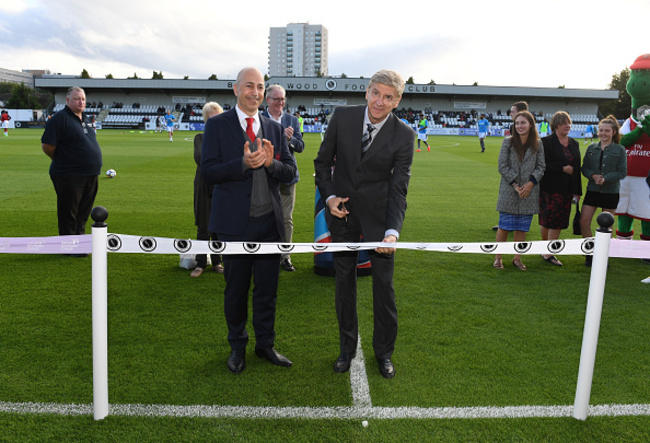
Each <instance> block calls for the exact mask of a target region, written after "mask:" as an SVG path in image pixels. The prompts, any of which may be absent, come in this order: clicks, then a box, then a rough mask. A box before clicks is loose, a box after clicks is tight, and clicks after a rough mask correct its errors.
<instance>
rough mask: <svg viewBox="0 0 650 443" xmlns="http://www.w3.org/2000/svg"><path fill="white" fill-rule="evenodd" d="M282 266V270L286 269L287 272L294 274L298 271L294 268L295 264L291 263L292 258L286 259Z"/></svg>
mask: <svg viewBox="0 0 650 443" xmlns="http://www.w3.org/2000/svg"><path fill="white" fill-rule="evenodd" d="M280 266H281V267H282V269H284V270H285V271H287V272H293V271H295V270H296V268H295V267H294V266H293V263H291V259H290V258H285V259H284V260H282V262H281V263H280Z"/></svg>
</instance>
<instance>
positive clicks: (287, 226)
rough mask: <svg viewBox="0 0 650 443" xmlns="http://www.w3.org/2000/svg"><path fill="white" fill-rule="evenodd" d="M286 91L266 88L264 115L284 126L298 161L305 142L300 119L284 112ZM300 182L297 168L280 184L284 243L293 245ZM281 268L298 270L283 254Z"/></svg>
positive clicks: (275, 87) (277, 87) (290, 147)
mask: <svg viewBox="0 0 650 443" xmlns="http://www.w3.org/2000/svg"><path fill="white" fill-rule="evenodd" d="M286 99H287V96H286V91H285V90H284V88H283V87H282V86H281V85H278V84H275V85H271V86H269V87H268V88H266V103H267V104H268V107H267V108H266V110H265V111H264V112H262V115H263V116H264V117H268V118H270V119H272V120H275V121H276V122H278V123H280V124H281V125H282V128H283V129H284V136H285V137H286V138H287V144H288V146H289V152H290V153H291V156H292V157H293V160H294V162H295V161H296V157H295V155H294V154H295V153H296V152H297V153H301V152H302V151H304V150H305V142H304V141H303V139H302V133H301V132H300V123H299V122H298V118H297V117H295V116H293V115H291V114H289V113H288V112H284V105H285V103H286ZM298 180H300V174H299V173H298V168H297V167H296V175H295V177H294V178H293V179H292V180H291V181H290V182H287V183H280V199H281V201H282V213H283V214H284V231H285V235H284V241H285V242H287V243H291V241H292V240H293V208H294V207H295V205H296V183H298ZM280 266H281V267H282V269H284V270H285V271H287V272H293V271H295V270H296V268H295V267H294V266H293V263H291V255H289V253H288V252H287V253H283V254H282V258H281V260H280Z"/></svg>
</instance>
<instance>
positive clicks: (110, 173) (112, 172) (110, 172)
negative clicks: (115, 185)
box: [106, 169, 117, 178]
mask: <svg viewBox="0 0 650 443" xmlns="http://www.w3.org/2000/svg"><path fill="white" fill-rule="evenodd" d="M116 175H117V172H115V169H109V170H108V171H106V177H108V178H113V177H115V176H116Z"/></svg>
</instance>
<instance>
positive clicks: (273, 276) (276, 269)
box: [201, 68, 296, 374]
mask: <svg viewBox="0 0 650 443" xmlns="http://www.w3.org/2000/svg"><path fill="white" fill-rule="evenodd" d="M233 90H234V92H235V95H236V96H237V106H236V107H235V108H234V109H232V110H230V111H228V112H225V113H223V114H220V115H217V116H215V117H212V118H210V119H208V121H207V122H206V125H205V131H204V134H203V146H202V149H201V173H202V175H203V178H204V180H205V181H206V182H207V183H209V184H215V185H216V186H215V188H214V191H213V194H212V211H211V214H210V224H209V231H210V232H214V233H215V234H217V235H218V237H219V239H220V240H222V241H225V242H231V241H244V242H247V243H258V242H280V241H282V239H283V237H284V224H283V217H282V206H281V204H280V191H279V188H280V183H284V182H289V181H291V180H292V179H293V177H294V175H295V173H296V164H295V162H294V160H293V158H292V157H291V154H290V153H289V149H288V148H287V139H286V137H284V132H283V128H282V126H281V125H279V124H278V123H276V122H274V121H272V120H270V119H268V118H266V117H262V116H261V115H259V113H258V108H259V106H260V105H261V104H262V101H263V100H264V77H263V76H262V73H261V72H260V71H259V70H258V69H255V68H244V69H242V70H241V71H240V72H239V74H238V75H237V81H236V82H235V84H234V87H233ZM223 264H224V276H225V278H226V288H225V290H224V310H225V314H226V323H227V325H228V342H229V343H230V347H231V353H230V357H229V358H228V368H229V369H230V370H231V371H232V372H234V373H236V374H237V373H240V372H241V371H243V370H244V368H245V367H246V344H247V343H248V332H247V331H246V321H247V316H248V290H249V288H250V283H251V276H252V278H253V299H252V300H253V328H254V330H255V340H256V345H255V354H256V355H258V356H259V357H262V358H265V359H267V360H268V361H270V362H271V363H273V364H275V365H279V366H291V365H292V363H291V361H289V359H287V358H286V357H284V356H283V355H281V354H279V353H278V352H277V351H276V350H275V348H274V340H275V304H276V299H277V288H278V279H279V273H280V256H279V255H277V254H273V255H257V254H250V255H224V257H223Z"/></svg>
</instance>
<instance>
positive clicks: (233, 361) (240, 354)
mask: <svg viewBox="0 0 650 443" xmlns="http://www.w3.org/2000/svg"><path fill="white" fill-rule="evenodd" d="M245 367H246V350H245V349H233V350H232V351H231V352H230V357H229V358H228V369H230V371H231V372H233V373H234V374H239V373H240V372H242V371H243V370H244V368H245Z"/></svg>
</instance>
